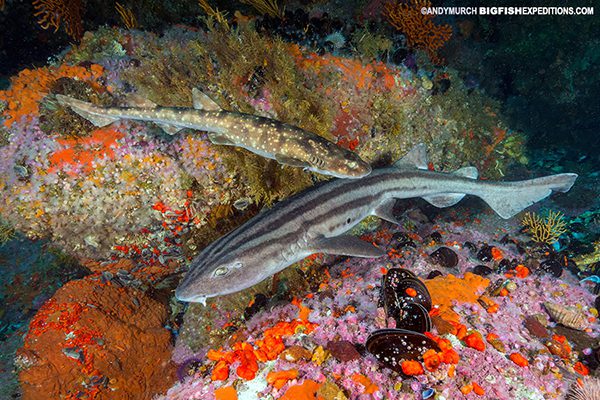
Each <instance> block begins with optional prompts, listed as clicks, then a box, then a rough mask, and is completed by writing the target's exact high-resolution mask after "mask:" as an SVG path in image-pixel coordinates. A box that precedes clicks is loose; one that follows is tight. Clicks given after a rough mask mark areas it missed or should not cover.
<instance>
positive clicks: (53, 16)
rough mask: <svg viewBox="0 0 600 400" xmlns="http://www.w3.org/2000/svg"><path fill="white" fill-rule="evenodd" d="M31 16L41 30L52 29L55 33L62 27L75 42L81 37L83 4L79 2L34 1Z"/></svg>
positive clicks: (78, 0) (69, 0)
mask: <svg viewBox="0 0 600 400" xmlns="http://www.w3.org/2000/svg"><path fill="white" fill-rule="evenodd" d="M33 8H34V9H35V10H36V11H35V13H34V14H33V15H34V16H35V17H37V18H38V24H39V25H40V26H41V27H42V29H48V28H54V32H57V31H58V29H59V28H60V25H61V23H62V25H63V26H64V28H65V32H67V34H68V35H69V36H70V37H71V38H72V39H75V40H79V39H81V36H82V35H83V21H82V20H81V17H82V15H83V4H82V3H81V0H34V1H33Z"/></svg>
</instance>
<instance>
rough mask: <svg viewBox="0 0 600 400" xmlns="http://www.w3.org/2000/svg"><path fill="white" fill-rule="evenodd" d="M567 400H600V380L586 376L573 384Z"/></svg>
mask: <svg viewBox="0 0 600 400" xmlns="http://www.w3.org/2000/svg"><path fill="white" fill-rule="evenodd" d="M565 400H600V380H598V379H597V378H592V377H591V376H586V377H584V378H583V379H582V380H576V381H575V382H573V383H572V384H571V387H570V388H569V391H568V392H567V396H566V397H565Z"/></svg>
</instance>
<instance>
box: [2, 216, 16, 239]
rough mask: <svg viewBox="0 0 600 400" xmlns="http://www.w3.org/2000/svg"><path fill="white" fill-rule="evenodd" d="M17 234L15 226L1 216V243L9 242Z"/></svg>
mask: <svg viewBox="0 0 600 400" xmlns="http://www.w3.org/2000/svg"><path fill="white" fill-rule="evenodd" d="M15 235H16V231H15V228H13V226H12V225H11V224H10V223H8V222H7V221H5V220H4V219H1V218H0V245H2V244H4V243H6V242H8V241H9V240H11V239H12V238H14V237H15Z"/></svg>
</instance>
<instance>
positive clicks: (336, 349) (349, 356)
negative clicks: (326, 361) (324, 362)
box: [327, 340, 360, 362]
mask: <svg viewBox="0 0 600 400" xmlns="http://www.w3.org/2000/svg"><path fill="white" fill-rule="evenodd" d="M327 350H328V351H329V352H330V353H331V355H332V356H333V357H335V358H336V359H337V360H339V361H342V362H346V361H352V360H356V359H358V358H360V353H359V352H358V350H356V347H354V344H352V342H349V341H347V340H339V341H333V340H330V341H329V342H328V343H327Z"/></svg>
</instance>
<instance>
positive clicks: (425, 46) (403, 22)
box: [383, 0, 452, 64]
mask: <svg viewBox="0 0 600 400" xmlns="http://www.w3.org/2000/svg"><path fill="white" fill-rule="evenodd" d="M423 7H425V8H431V2H430V1H429V0H409V1H408V2H402V1H397V2H388V3H387V4H386V5H385V7H384V12H383V14H384V16H385V17H386V19H387V20H388V21H389V22H390V24H392V25H393V26H394V27H395V28H396V29H398V30H399V31H401V32H402V33H404V35H405V36H406V41H407V43H408V45H409V46H410V47H412V48H415V49H421V50H424V51H425V52H426V53H427V54H428V55H429V57H430V58H431V61H433V62H434V63H436V64H440V63H441V62H442V59H441V57H440V56H439V55H438V50H439V49H441V48H442V47H443V46H444V44H445V43H446V42H447V41H448V40H449V39H450V37H451V36H452V28H451V27H450V25H436V24H435V23H434V22H433V18H434V15H432V14H427V13H422V12H421V10H422V9H423Z"/></svg>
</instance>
